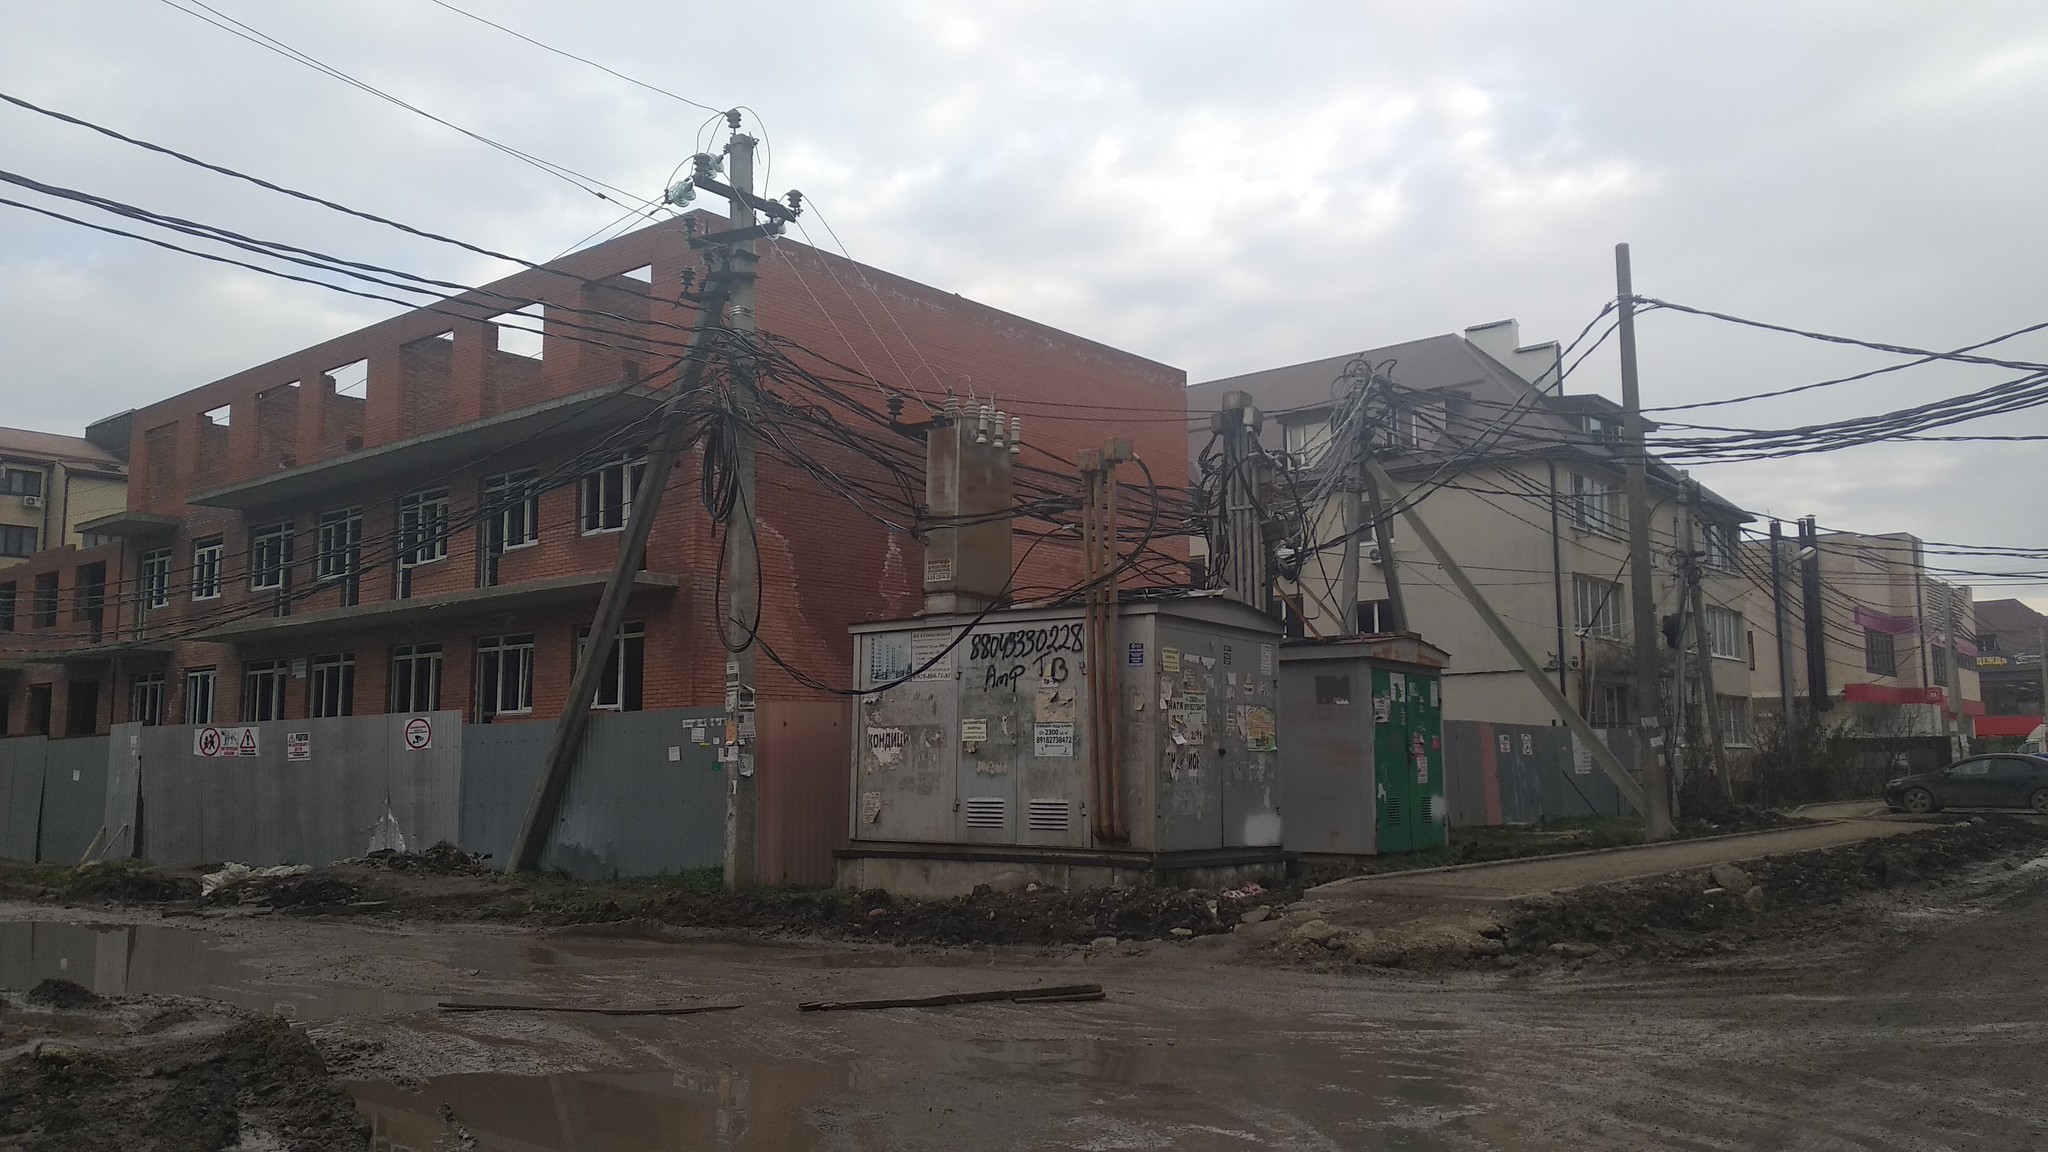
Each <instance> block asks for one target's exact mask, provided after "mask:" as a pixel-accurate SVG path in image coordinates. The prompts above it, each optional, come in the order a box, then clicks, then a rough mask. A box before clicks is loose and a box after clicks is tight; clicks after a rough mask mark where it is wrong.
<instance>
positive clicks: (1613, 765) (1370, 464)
mask: <svg viewBox="0 0 2048 1152" xmlns="http://www.w3.org/2000/svg"><path fill="white" fill-rule="evenodd" d="M1365 467H1366V475H1367V476H1369V477H1371V479H1372V481H1373V483H1375V484H1377V485H1379V486H1380V488H1381V489H1383V490H1385V491H1392V490H1393V488H1394V479H1393V477H1391V476H1389V475H1387V470H1386V469H1385V468H1383V467H1381V466H1380V462H1379V461H1377V460H1375V459H1373V458H1372V457H1370V456H1368V457H1366V458H1365ZM1401 516H1402V518H1403V519H1405V520H1407V521H1408V527H1410V528H1412V529H1414V531H1415V538H1416V539H1417V540H1420V541H1421V542H1422V546H1423V547H1424V548H1426V549H1428V550H1429V554H1430V555H1431V556H1434V557H1435V558H1436V562H1437V564H1438V565H1440V566H1441V567H1442V568H1443V570H1444V573H1445V574H1446V575H1448V576H1449V577H1450V578H1451V583H1453V584H1455V585H1457V587H1458V594H1459V595H1461V596H1463V597H1464V598H1465V602H1466V603H1467V604H1470V605H1471V606H1472V610H1473V611H1474V612H1477V613H1479V619H1480V621H1481V622H1482V623H1484V624H1485V625H1486V627H1487V629H1488V630H1489V631H1491V632H1492V633H1493V636H1494V639H1496V640H1499V641H1500V643H1501V647H1503V648H1506V649H1507V650H1508V655H1510V656H1512V657H1514V660H1515V663H1516V664H1518V665H1520V666H1521V669H1522V673H1523V675H1526V676H1527V677H1529V679H1530V681H1531V682H1532V683H1534V684H1535V685H1536V689H1537V691H1539V692H1541V693H1543V699H1544V700H1545V701H1546V702H1548V703H1549V705H1550V708H1551V711H1553V712H1555V713H1557V718H1558V719H1559V720H1562V721H1564V723H1565V727H1567V728H1570V729H1571V731H1572V735H1573V736H1574V737H1577V738H1578V740H1579V741H1580V742H1581V743H1582V744H1584V745H1585V746H1586V751H1587V753H1589V754H1590V755H1591V756H1592V757H1593V763H1594V764H1596V765H1598V766H1599V768H1600V770H1601V771H1602V772H1605V773H1606V774H1607V778H1608V779H1610V780H1612V781H1614V787H1615V790H1616V791H1618V792H1620V793H1621V796H1622V799H1624V800H1627V801H1628V802H1629V803H1630V804H1632V805H1634V806H1635V809H1636V811H1638V812H1644V811H1648V810H1649V802H1648V798H1647V796H1646V795H1645V790H1644V789H1643V787H1642V786H1640V785H1638V784H1637V783H1636V782H1635V778H1634V777H1632V776H1630V775H1629V774H1628V769H1626V768H1624V767H1622V764H1621V761H1619V760H1617V759H1615V758H1614V753H1612V752H1610V751H1608V750H1607V745H1606V743H1605V742H1604V741H1602V740H1601V739H1600V733H1598V732H1596V731H1594V729H1593V726H1592V725H1591V724H1589V723H1587V722H1586V718H1585V717H1584V716H1581V715H1579V713H1578V711H1577V710H1576V709H1574V708H1573V707H1572V706H1571V702H1570V701H1568V700H1566V699H1565V698H1564V693H1562V692H1559V691H1558V690H1557V685H1555V684H1552V683H1551V682H1550V677H1549V676H1548V675H1546V674H1545V673H1544V671H1543V665H1542V664H1540V663H1538V662H1537V660H1536V658H1535V657H1534V656H1531V655H1530V654H1529V649H1528V648H1527V647H1526V646H1524V645H1523V643H1522V641H1521V638H1520V637H1518V636H1516V635H1515V633H1514V631H1513V630H1512V629H1510V628H1509V627H1508V626H1507V622H1506V621H1504V620H1502V619H1501V618H1500V613H1498V612H1495V611H1494V610H1493V605H1492V604H1489V603H1488V602H1487V600H1486V596H1485V595H1484V594H1483V593H1481V592H1480V591H1479V587H1478V585H1476V584H1474V583H1472V578H1471V577H1470V576H1467V575H1465V569H1464V568H1462V567H1460V566H1459V564H1458V562H1457V561H1456V560H1454V559H1452V558H1451V554H1450V552H1449V550H1447V549H1446V548H1445V547H1444V546H1443V542H1442V541H1440V540H1438V539H1437V538H1436V533H1435V532H1432V531H1430V528H1429V525H1428V524H1426V523H1424V522H1423V519H1422V515H1421V513H1419V512H1417V511H1416V510H1415V505H1413V504H1409V505H1408V506H1406V507H1404V508H1402V509H1401Z"/></svg>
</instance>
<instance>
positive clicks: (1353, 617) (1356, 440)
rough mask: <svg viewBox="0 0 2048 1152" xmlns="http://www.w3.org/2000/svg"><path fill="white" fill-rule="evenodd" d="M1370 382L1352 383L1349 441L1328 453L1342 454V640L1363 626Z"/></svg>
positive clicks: (1366, 378) (1339, 578)
mask: <svg viewBox="0 0 2048 1152" xmlns="http://www.w3.org/2000/svg"><path fill="white" fill-rule="evenodd" d="M1371 381H1372V376H1371V374H1370V373H1369V372H1368V373H1367V374H1366V375H1364V376H1362V377H1354V378H1353V379H1352V381H1351V398H1350V401H1349V412H1350V420H1351V441H1350V443H1348V444H1343V445H1341V446H1340V445H1337V444H1332V445H1330V450H1331V451H1332V452H1335V451H1339V450H1340V449H1341V451H1342V452H1343V453H1344V464H1343V467H1344V482H1343V487H1342V489H1341V490H1340V496H1339V499H1341V500H1342V501H1343V502H1344V558H1343V560H1342V561H1340V562H1339V563H1338V565H1337V596H1338V600H1337V608H1338V610H1339V611H1341V612H1343V613H1344V620H1343V622H1342V627H1343V632H1344V635H1346V636H1357V635H1359V634H1360V633H1362V632H1364V631H1365V622H1364V621H1363V620H1360V619H1359V613H1358V552H1359V548H1360V542H1359V539H1358V538H1359V537H1360V536H1362V535H1364V533H1365V453H1366V435H1365V432H1366V429H1365V395H1366V389H1367V388H1368V387H1369V386H1370V384H1371ZM1313 534H1314V533H1313V531H1311V535H1313ZM1380 559H1381V560H1385V559H1386V554H1385V553H1381V555H1380Z"/></svg>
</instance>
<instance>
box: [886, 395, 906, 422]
mask: <svg viewBox="0 0 2048 1152" xmlns="http://www.w3.org/2000/svg"><path fill="white" fill-rule="evenodd" d="M889 423H891V424H901V423H903V397H901V396H891V397H889Z"/></svg>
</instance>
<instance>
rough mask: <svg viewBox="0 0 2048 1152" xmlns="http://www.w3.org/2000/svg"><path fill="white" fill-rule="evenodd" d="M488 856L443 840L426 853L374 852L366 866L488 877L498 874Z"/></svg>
mask: <svg viewBox="0 0 2048 1152" xmlns="http://www.w3.org/2000/svg"><path fill="white" fill-rule="evenodd" d="M489 860H490V856H489V855H488V854H486V853H477V852H464V851H463V850H462V849H460V848H457V847H456V846H455V845H453V844H450V843H449V842H448V841H446V840H443V841H441V842H439V843H437V844H435V845H434V846H433V847H432V848H429V849H427V850H426V851H424V852H391V851H383V852H372V853H370V854H369V855H368V856H365V857H363V863H365V864H368V865H370V866H371V867H373V868H383V869H387V870H389V871H392V872H430V873H434V874H436V875H441V876H485V875H488V874H490V873H491V872H493V871H495V870H494V869H493V868H492V867H491V866H490V864H489V863H487V861H489Z"/></svg>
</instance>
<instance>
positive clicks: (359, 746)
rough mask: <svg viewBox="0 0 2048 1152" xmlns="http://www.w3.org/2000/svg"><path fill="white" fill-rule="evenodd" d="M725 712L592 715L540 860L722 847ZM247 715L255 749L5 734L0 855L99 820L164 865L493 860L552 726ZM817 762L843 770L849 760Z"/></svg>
mask: <svg viewBox="0 0 2048 1152" xmlns="http://www.w3.org/2000/svg"><path fill="white" fill-rule="evenodd" d="M422 719H424V720H425V722H426V723H427V725H428V727H429V730H430V732H431V738H430V739H429V740H428V741H427V742H426V746H425V747H414V746H413V745H412V744H410V743H408V741H407V740H406V729H407V727H408V725H409V724H414V723H417V722H418V721H420V720H422ZM723 723H724V713H723V712H721V711H718V710H715V709H666V710H660V711H649V712H630V713H625V714H623V715H602V716H598V717H596V718H595V719H594V720H593V721H592V723H591V726H590V731H589V735H588V736H587V737H586V739H585V744H584V748H583V755H582V757H581V759H580V761H579V764H578V768H577V771H576V774H575V776H574V777H573V778H572V779H571V781H570V785H569V790H568V792H567V794H566V795H565V796H564V797H563V801H562V810H561V813H560V815H559V816H558V817H557V819H556V822H555V826H554V829H553V832H552V835H551V838H550V842H549V846H548V850H547V853H546V854H545V856H544V857H543V861H542V862H543V865H544V866H546V867H550V868H561V869H564V870H566V871H568V872H570V873H572V874H575V875H577V876H581V877H611V876H622V875H648V874H654V873H662V872H677V871H682V870H684V869H689V868H702V867H709V866H713V865H716V864H717V863H718V862H719V857H720V855H721V852H722V850H723V844H724V837H725V790H724V781H725V777H724V776H723V774H721V773H720V771H719V765H718V760H717V748H716V747H715V741H716V738H717V736H718V735H719V733H720V730H721V728H722V726H723ZM252 727H253V728H255V730H256V736H257V741H256V743H257V747H256V751H255V754H254V755H248V756H234V757H208V756H201V755H198V754H197V753H196V752H195V750H194V748H195V732H196V729H194V728H192V727H190V726H185V725H166V726H162V727H143V726H141V725H137V724H122V725H117V726H115V728H114V729H113V731H112V733H111V735H109V736H100V737H85V738H79V739H75V740H54V741H53V740H46V739H44V738H43V737H40V736H35V737H22V738H17V739H10V740H0V856H4V857H8V858H13V859H19V860H34V859H37V858H38V857H40V858H41V859H44V860H55V861H61V862H65V863H75V862H76V861H77V860H78V858H79V857H80V856H81V855H82V854H83V853H84V852H85V849H86V847H87V846H88V845H89V844H90V843H91V841H92V839H93V837H94V836H95V835H98V834H99V833H100V831H101V829H103V828H104V829H105V831H106V837H107V843H108V847H107V848H106V850H105V854H106V855H109V856H116V857H119V856H127V855H131V854H139V855H140V856H142V857H143V858H144V859H146V860H149V861H150V862H152V863H155V864H162V865H167V866H174V867H182V866H188V865H193V864H215V863H221V862H224V861H229V860H233V861H240V862H242V863H245V864H251V865H256V866H259V867H260V866H265V865H270V864H292V863H308V864H322V863H326V862H328V861H330V860H336V859H341V858H343V857H348V856H360V855H362V854H364V853H365V852H367V851H370V850H371V849H373V848H377V847H399V846H401V845H402V846H403V847H405V848H407V849H412V850H418V849H421V848H425V847H428V846H430V845H432V844H434V843H435V842H436V841H440V840H449V841H453V842H454V843H456V844H459V845H461V846H462V847H463V848H465V849H467V850H469V851H473V852H487V853H490V854H491V855H492V857H493V858H494V860H496V861H497V862H499V863H502V862H504V861H505V860H507V859H508V858H509V856H510V854H511V850H512V841H513V838H514V837H515V836H516V835H517V833H518V829H519V822H520V820H521V818H522V817H523V816H524V815H525V812H526V804H527V800H528V798H529V797H530V796H531V794H532V790H533V782H534V777H535V775H536V774H537V772H538V770H539V765H540V758H541V756H542V754H543V753H544V751H545V749H546V747H547V740H548V737H549V736H550V735H551V734H552V731H553V725H552V724H551V723H538V724H492V725H468V724H464V723H462V717H461V715H460V714H459V713H454V712H436V713H432V714H430V715H428V716H425V717H413V716H402V715H398V716H360V717H353V718H339V719H325V720H285V721H277V722H272V723H264V724H257V725H253V726H252ZM294 734H297V735H301V736H302V737H303V739H302V740H291V739H290V737H291V736H293V735H294ZM294 745H296V746H297V752H298V755H297V757H296V758H294V753H293V746H294ZM842 746H843V741H834V743H833V747H834V748H835V749H836V748H839V747H842ZM826 767H830V768H833V769H835V771H833V772H832V776H833V777H834V778H835V779H838V780H841V781H843V777H844V771H843V769H840V768H839V766H838V765H836V764H834V765H828V766H826ZM843 807H844V805H843V804H840V805H838V806H836V807H835V808H834V809H833V811H834V812H837V811H840V810H842V809H843ZM828 851H829V845H824V846H822V847H821V848H820V849H819V852H820V853H824V852H828ZM826 863H827V865H828V866H829V858H827V860H826ZM805 878H806V879H817V880H819V881H821V882H822V881H823V880H829V875H827V876H823V877H815V878H814V877H810V876H808V875H807V876H806V877H805Z"/></svg>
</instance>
